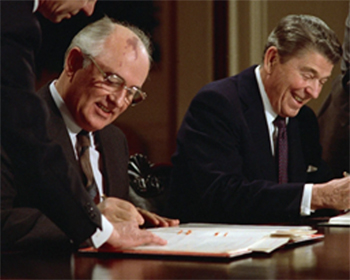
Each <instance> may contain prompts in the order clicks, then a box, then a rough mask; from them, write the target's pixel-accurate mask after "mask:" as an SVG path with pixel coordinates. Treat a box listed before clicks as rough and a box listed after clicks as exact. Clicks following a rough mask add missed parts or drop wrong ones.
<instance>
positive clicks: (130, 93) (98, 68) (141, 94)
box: [83, 54, 147, 107]
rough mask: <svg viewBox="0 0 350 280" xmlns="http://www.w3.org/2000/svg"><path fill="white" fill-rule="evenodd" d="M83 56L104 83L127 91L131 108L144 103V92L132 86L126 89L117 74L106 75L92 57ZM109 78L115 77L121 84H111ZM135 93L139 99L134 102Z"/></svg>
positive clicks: (88, 55)
mask: <svg viewBox="0 0 350 280" xmlns="http://www.w3.org/2000/svg"><path fill="white" fill-rule="evenodd" d="M83 56H84V57H87V58H89V59H90V60H91V61H92V63H93V64H94V65H95V66H96V68H97V70H98V71H99V72H100V73H101V75H102V77H103V78H104V81H105V82H106V81H108V82H109V83H110V84H111V85H115V86H118V87H120V88H121V89H120V90H123V89H125V90H126V91H127V93H128V95H129V96H132V99H131V104H130V105H131V106H132V107H134V106H136V105H137V104H140V103H141V102H142V101H144V100H145V99H146V98H147V94H146V92H144V91H142V90H141V89H140V88H138V87H136V86H133V87H131V88H130V87H128V86H126V85H125V80H124V79H123V78H122V77H120V76H119V75H117V74H115V73H112V74H109V75H107V73H106V72H104V71H103V70H102V69H101V67H100V66H99V65H98V64H97V62H96V61H95V59H94V58H93V57H92V55H90V54H83ZM111 76H114V77H117V78H118V79H119V80H121V81H122V82H121V83H117V82H112V81H111V80H110V79H109V77H111ZM133 91H135V93H133ZM137 93H138V94H139V95H140V97H141V99H140V101H137V102H135V100H134V96H135V95H136V94H137Z"/></svg>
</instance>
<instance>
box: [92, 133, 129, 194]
mask: <svg viewBox="0 0 350 280" xmlns="http://www.w3.org/2000/svg"><path fill="white" fill-rule="evenodd" d="M108 130H109V128H108V126H107V127H106V128H104V129H102V130H100V131H98V132H96V133H95V141H96V145H97V149H98V151H99V152H100V155H101V159H100V160H101V162H100V164H101V165H102V168H101V170H102V173H103V185H104V191H105V193H106V194H107V195H109V196H115V197H120V198H125V189H124V188H123V187H122V185H123V180H121V179H122V178H124V177H125V174H123V171H122V169H121V165H122V163H121V161H120V160H121V159H124V158H125V155H121V154H120V153H121V152H123V151H124V150H125V149H121V148H120V147H119V145H118V143H119V140H118V139H117V138H113V137H111V135H112V134H111V133H110V131H108ZM123 165H125V164H124V163H123ZM118 179H120V181H119V180H118Z"/></svg>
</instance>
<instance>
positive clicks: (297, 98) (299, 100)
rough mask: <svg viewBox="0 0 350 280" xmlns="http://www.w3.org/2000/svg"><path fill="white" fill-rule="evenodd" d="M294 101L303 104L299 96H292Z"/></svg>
mask: <svg viewBox="0 0 350 280" xmlns="http://www.w3.org/2000/svg"><path fill="white" fill-rule="evenodd" d="M293 97H294V99H295V100H296V101H298V102H299V103H303V99H301V98H300V97H299V96H296V95H293Z"/></svg>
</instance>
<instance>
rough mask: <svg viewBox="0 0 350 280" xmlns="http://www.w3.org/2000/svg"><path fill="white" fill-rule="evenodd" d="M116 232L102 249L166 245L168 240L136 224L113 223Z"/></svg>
mask: <svg viewBox="0 0 350 280" xmlns="http://www.w3.org/2000/svg"><path fill="white" fill-rule="evenodd" d="M113 227H114V230H113V232H112V235H111V236H110V238H109V239H108V240H107V242H106V243H105V244H104V245H102V247H101V249H102V250H103V249H110V248H114V249H126V248H130V247H134V246H140V245H165V244H166V243H167V241H166V240H164V239H162V238H160V237H159V236H157V235H155V234H153V233H152V232H149V231H146V230H144V229H139V226H138V224H137V223H136V222H119V223H113Z"/></svg>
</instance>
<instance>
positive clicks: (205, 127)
mask: <svg viewBox="0 0 350 280" xmlns="http://www.w3.org/2000/svg"><path fill="white" fill-rule="evenodd" d="M255 67H256V66H254V67H251V68H249V69H247V70H245V71H243V72H242V73H240V74H239V75H237V76H234V77H229V78H226V79H223V80H220V81H215V82H212V83H210V84H208V85H206V86H205V87H203V88H202V89H201V90H200V91H199V93H198V94H197V95H196V96H195V98H194V99H193V101H192V103H191V105H190V107H189V109H188V111H187V113H186V115H185V118H184V120H183V123H182V126H181V128H180V130H179V132H178V136H177V150H176V153H175V154H174V156H173V158H172V162H173V164H174V169H173V173H172V177H171V189H170V199H169V202H168V205H169V207H168V212H167V214H168V215H170V216H173V217H178V218H180V220H181V221H182V222H188V221H204V222H223V223H263V222H277V221H290V220H295V219H297V218H298V217H299V216H300V203H301V198H302V193H303V186H304V183H305V182H308V181H310V180H312V181H314V182H316V181H323V180H327V179H328V178H329V177H328V175H329V173H327V172H324V168H325V167H324V163H323V162H322V160H321V146H320V144H319V142H318V127H317V120H316V118H315V115H314V114H313V112H312V111H311V109H309V108H308V107H303V108H302V109H301V110H300V112H299V114H298V116H296V117H295V118H290V119H289V123H288V128H287V129H288V143H289V170H288V175H289V180H290V182H291V183H288V184H284V185H278V184H277V183H276V182H277V171H276V166H275V160H274V157H273V156H272V154H271V147H270V140H269V135H268V129H267V125H266V119H265V114H264V109H263V104H262V100H261V97H260V93H259V90H258V85H257V81H256V78H255V74H254V68H255ZM309 165H312V166H315V167H318V168H319V170H318V172H314V174H312V177H311V176H309V175H311V174H307V172H306V170H307V168H308V166H309ZM322 173H323V174H322ZM327 174H328V175H327ZM321 175H326V176H321Z"/></svg>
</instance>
